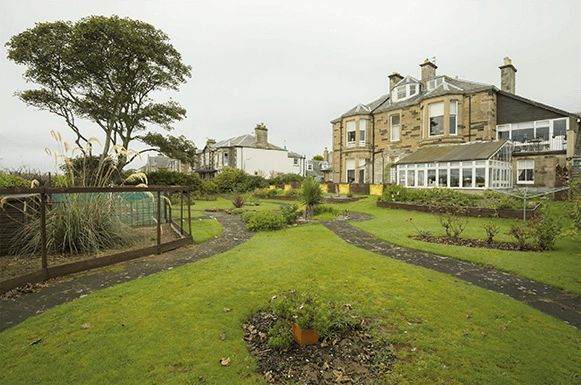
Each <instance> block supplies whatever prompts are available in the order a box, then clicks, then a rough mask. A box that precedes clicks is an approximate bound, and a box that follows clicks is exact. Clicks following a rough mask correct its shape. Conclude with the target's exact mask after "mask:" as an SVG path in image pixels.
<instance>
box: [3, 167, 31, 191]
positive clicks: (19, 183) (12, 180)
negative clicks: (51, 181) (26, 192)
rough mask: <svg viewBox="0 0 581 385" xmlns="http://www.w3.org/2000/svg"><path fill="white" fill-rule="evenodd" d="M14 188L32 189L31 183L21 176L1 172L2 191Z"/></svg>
mask: <svg viewBox="0 0 581 385" xmlns="http://www.w3.org/2000/svg"><path fill="white" fill-rule="evenodd" d="M13 187H30V182H29V181H27V180H26V179H23V178H21V177H19V176H16V175H11V174H5V173H3V172H2V171H0V189H3V188H13Z"/></svg>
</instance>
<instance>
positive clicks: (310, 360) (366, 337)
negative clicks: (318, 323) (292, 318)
mask: <svg viewBox="0 0 581 385" xmlns="http://www.w3.org/2000/svg"><path fill="white" fill-rule="evenodd" d="M276 320H277V318H276V316H275V315H274V314H273V313H272V312H260V313H257V314H256V315H254V316H253V317H251V318H250V319H249V320H248V321H247V322H246V323H245V324H243V325H242V327H243V329H244V340H245V341H246V342H247V347H248V350H249V351H250V354H252V355H253V356H255V357H257V359H258V365H257V370H258V372H259V373H261V374H262V375H264V378H265V379H266V380H267V381H268V383H269V384H291V383H292V384H302V385H306V384H313V385H315V384H338V383H339V384H374V383H376V382H377V381H378V380H379V379H380V378H381V377H382V375H383V374H385V373H387V372H389V371H390V370H391V368H392V366H393V364H394V362H395V360H396V357H395V355H394V354H393V352H392V351H390V350H386V349H382V348H380V347H378V346H376V345H375V344H374V343H373V342H372V336H371V335H370V334H369V333H368V332H367V329H366V327H365V321H361V323H360V324H359V325H358V327H357V328H355V329H351V330H348V331H346V332H345V333H344V334H343V335H341V336H338V337H336V338H333V339H331V340H319V342H318V343H316V344H313V345H306V346H300V345H299V344H298V343H296V342H295V341H293V342H292V345H291V347H290V348H289V349H287V350H283V351H278V350H275V349H272V348H271V347H270V346H269V345H268V330H269V329H270V328H271V327H272V326H273V325H274V324H275V323H276Z"/></svg>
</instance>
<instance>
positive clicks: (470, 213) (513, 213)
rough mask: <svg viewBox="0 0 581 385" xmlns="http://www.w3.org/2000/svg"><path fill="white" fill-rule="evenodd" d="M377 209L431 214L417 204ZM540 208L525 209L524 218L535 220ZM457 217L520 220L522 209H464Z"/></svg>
mask: <svg viewBox="0 0 581 385" xmlns="http://www.w3.org/2000/svg"><path fill="white" fill-rule="evenodd" d="M377 207H388V208H392V209H399V210H411V211H419V212H424V213H431V212H432V210H431V208H430V205H426V204H417V203H403V202H380V201H377ZM540 207H541V204H537V205H536V206H535V207H534V208H532V209H526V217H527V218H531V219H532V218H535V217H536V215H537V212H538V210H539V208H540ZM458 215H461V216H467V217H488V218H491V217H495V216H497V215H498V218H516V219H520V218H522V217H523V209H491V208H485V207H466V211H465V212H462V213H459V214H458Z"/></svg>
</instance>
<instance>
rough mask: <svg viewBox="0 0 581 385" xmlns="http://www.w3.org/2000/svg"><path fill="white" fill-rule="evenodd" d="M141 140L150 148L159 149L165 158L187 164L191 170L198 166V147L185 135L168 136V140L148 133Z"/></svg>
mask: <svg viewBox="0 0 581 385" xmlns="http://www.w3.org/2000/svg"><path fill="white" fill-rule="evenodd" d="M140 140H141V141H142V142H144V143H146V144H147V145H149V146H152V147H155V148H157V149H158V150H157V151H159V152H160V153H162V154H163V155H165V156H168V157H170V158H172V159H177V160H179V161H181V162H182V163H186V164H188V165H189V166H190V167H191V168H195V166H196V145H195V144H194V142H192V141H191V140H188V139H187V138H186V137H185V136H183V135H180V136H179V137H177V138H176V137H175V136H171V135H168V136H167V138H164V137H163V135H161V134H158V133H153V132H148V133H147V134H146V135H144V136H142V137H140Z"/></svg>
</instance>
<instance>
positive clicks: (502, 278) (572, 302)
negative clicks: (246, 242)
mask: <svg viewBox="0 0 581 385" xmlns="http://www.w3.org/2000/svg"><path fill="white" fill-rule="evenodd" d="M369 219H371V217H370V216H367V215H365V214H360V213H353V214H352V218H351V219H350V220H349V221H325V222H322V224H323V226H325V227H327V228H328V229H329V230H331V231H333V232H334V233H335V234H337V235H338V236H339V237H341V238H342V239H343V240H344V241H345V242H348V243H351V244H353V245H355V246H357V247H360V248H362V249H365V250H369V251H371V252H373V253H376V254H381V255H385V256H386V257H390V258H393V259H397V260H400V261H404V262H406V263H410V264H413V265H418V266H422V267H425V268H428V269H431V270H435V271H439V272H441V273H446V274H449V275H453V276H455V277H457V278H459V279H462V280H464V281H467V282H470V283H472V284H474V285H476V286H480V287H482V288H485V289H488V290H491V291H496V292H498V293H501V294H505V295H508V296H509V297H511V298H514V299H516V300H517V301H521V302H524V303H525V304H527V305H529V306H531V307H533V308H535V309H537V310H540V311H542V312H543V313H546V314H549V315H551V316H553V317H555V318H558V319H560V320H563V321H565V322H567V323H569V324H570V325H573V326H575V327H576V328H578V329H581V297H580V296H578V295H574V294H570V293H567V292H564V291H562V290H558V289H555V288H553V287H550V286H546V285H543V284H541V283H538V282H535V281H531V280H529V279H526V278H523V277H519V276H517V275H514V274H509V273H505V272H502V271H499V270H495V269H487V268H484V267H482V266H479V265H475V264H472V263H469V262H463V261H459V260H457V259H452V258H447V257H441V256H438V255H433V254H429V253H424V252H420V251H415V250H409V249H406V248H403V247H398V246H394V245H391V244H389V243H387V242H384V241H381V240H379V239H377V238H375V237H374V236H372V235H370V234H368V233H366V232H364V231H363V230H359V229H357V228H355V227H353V226H351V225H349V223H348V222H353V221H365V220H369ZM467 252H469V251H468V249H467Z"/></svg>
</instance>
